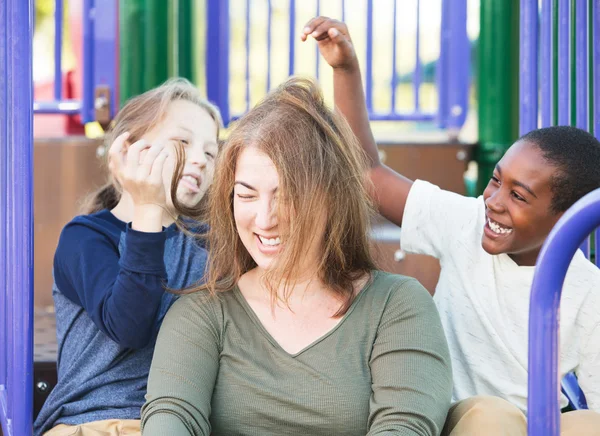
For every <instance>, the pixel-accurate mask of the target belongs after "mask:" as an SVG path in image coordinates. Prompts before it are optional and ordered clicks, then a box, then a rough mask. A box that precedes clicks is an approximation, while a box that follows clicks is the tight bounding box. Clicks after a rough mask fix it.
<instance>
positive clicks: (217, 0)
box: [206, 0, 231, 124]
mask: <svg viewBox="0 0 600 436" xmlns="http://www.w3.org/2000/svg"><path fill="white" fill-rule="evenodd" d="M206 8H207V14H206V17H207V31H206V36H207V38H206V59H211V62H209V63H208V65H207V71H206V94H207V95H208V99H209V100H211V101H213V102H214V103H216V104H217V106H219V109H220V110H221V115H222V117H223V122H224V123H225V124H228V123H229V121H230V120H231V117H230V110H229V25H230V23H229V0H208V1H207V2H206Z"/></svg>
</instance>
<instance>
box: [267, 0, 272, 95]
mask: <svg viewBox="0 0 600 436" xmlns="http://www.w3.org/2000/svg"><path fill="white" fill-rule="evenodd" d="M267 7H268V14H269V15H268V17H267V92H269V90H270V89H271V38H272V35H271V33H272V29H271V26H272V25H273V23H272V22H273V5H272V4H271V0H268V5H267Z"/></svg>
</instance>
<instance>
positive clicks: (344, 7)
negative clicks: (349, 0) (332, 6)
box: [342, 0, 396, 23]
mask: <svg viewBox="0 0 600 436" xmlns="http://www.w3.org/2000/svg"><path fill="white" fill-rule="evenodd" d="M395 6H396V5H395V1H394V7H395ZM342 21H343V22H344V23H345V22H346V0H342Z"/></svg>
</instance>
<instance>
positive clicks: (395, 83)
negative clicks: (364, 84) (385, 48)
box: [342, 0, 398, 113]
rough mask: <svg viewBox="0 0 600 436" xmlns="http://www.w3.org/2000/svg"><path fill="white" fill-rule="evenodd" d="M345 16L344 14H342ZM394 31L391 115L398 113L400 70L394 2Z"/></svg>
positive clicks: (396, 15)
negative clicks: (397, 57)
mask: <svg viewBox="0 0 600 436" xmlns="http://www.w3.org/2000/svg"><path fill="white" fill-rule="evenodd" d="M342 15H343V14H342ZM392 20H393V26H392V28H393V31H392V96H391V107H392V108H391V110H390V112H391V113H395V112H396V88H397V87H398V68H397V67H396V62H397V61H396V56H397V55H396V51H397V45H398V44H397V42H396V38H397V35H398V2H397V0H394V10H393V12H392Z"/></svg>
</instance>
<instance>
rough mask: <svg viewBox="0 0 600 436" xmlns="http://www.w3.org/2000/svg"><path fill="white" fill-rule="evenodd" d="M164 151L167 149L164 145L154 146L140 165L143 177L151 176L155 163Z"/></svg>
mask: <svg viewBox="0 0 600 436" xmlns="http://www.w3.org/2000/svg"><path fill="white" fill-rule="evenodd" d="M164 149H165V147H164V145H162V144H154V145H152V146H151V147H150V148H149V149H148V151H147V152H146V156H144V159H143V161H142V164H141V165H140V171H142V172H143V175H145V176H147V175H149V174H150V172H151V170H152V166H153V164H154V161H155V160H156V158H157V156H159V155H160V153H161V152H162V151H163V150H164Z"/></svg>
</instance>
